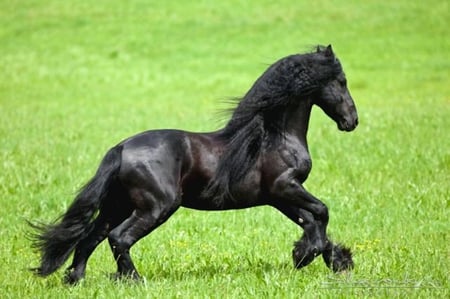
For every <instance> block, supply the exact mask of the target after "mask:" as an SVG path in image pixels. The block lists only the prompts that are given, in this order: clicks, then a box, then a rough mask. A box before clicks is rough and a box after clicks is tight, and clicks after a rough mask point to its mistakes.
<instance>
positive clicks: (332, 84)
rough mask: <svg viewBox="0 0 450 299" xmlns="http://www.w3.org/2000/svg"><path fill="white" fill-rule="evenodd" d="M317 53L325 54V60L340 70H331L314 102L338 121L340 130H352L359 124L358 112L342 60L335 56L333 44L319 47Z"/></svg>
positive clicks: (315, 95)
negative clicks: (348, 86)
mask: <svg viewBox="0 0 450 299" xmlns="http://www.w3.org/2000/svg"><path fill="white" fill-rule="evenodd" d="M317 55H322V56H324V57H325V58H326V60H325V61H328V63H329V64H331V65H333V69H335V70H338V71H337V72H331V73H332V74H333V75H332V76H331V77H330V78H329V79H328V80H326V81H324V83H323V84H321V86H320V88H319V89H318V90H317V92H316V93H315V94H314V104H316V105H317V106H319V107H320V108H321V109H322V110H323V111H324V112H325V113H326V114H327V115H328V116H329V117H330V118H331V119H333V120H334V121H335V122H336V124H337V126H338V128H339V130H341V131H352V130H354V129H355V128H356V126H357V125H358V113H357V111H356V107H355V103H354V102H353V99H352V96H351V95H350V92H349V90H348V88H347V80H346V78H345V74H344V72H343V71H342V67H341V65H340V62H339V60H338V59H337V58H336V57H335V55H334V53H333V50H332V48H331V45H330V46H328V47H326V48H325V49H322V48H317ZM321 61H323V60H321Z"/></svg>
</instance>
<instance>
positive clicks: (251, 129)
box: [202, 46, 342, 202]
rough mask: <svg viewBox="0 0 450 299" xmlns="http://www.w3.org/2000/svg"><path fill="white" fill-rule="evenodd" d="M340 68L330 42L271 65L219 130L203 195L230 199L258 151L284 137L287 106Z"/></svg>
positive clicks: (253, 162) (306, 95) (217, 199)
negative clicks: (214, 163)
mask: <svg viewBox="0 0 450 299" xmlns="http://www.w3.org/2000/svg"><path fill="white" fill-rule="evenodd" d="M341 72H342V68H341V66H340V63H339V61H338V60H337V59H336V57H335V56H334V53H333V52H332V49H331V46H328V47H323V46H317V48H316V51H314V52H311V53H305V54H294V55H290V56H287V57H284V58H282V59H280V60H278V61H277V62H275V63H274V64H272V65H271V66H270V67H269V68H268V69H267V70H266V71H265V72H264V73H263V74H262V75H261V76H260V77H259V78H258V79H257V80H256V82H255V83H254V84H253V86H252V87H251V88H250V90H249V91H248V92H247V93H246V94H245V96H244V97H243V98H242V99H241V100H240V101H239V103H238V105H237V107H236V108H235V109H234V110H233V113H232V117H231V119H230V120H229V121H228V123H227V124H226V126H225V128H224V129H223V130H222V131H221V132H220V137H221V138H222V139H223V140H225V142H226V148H225V151H224V153H223V155H222V156H221V158H220V160H219V164H218V168H217V171H216V174H215V177H213V178H212V180H211V181H210V183H209V185H208V186H207V187H206V189H205V190H204V191H203V194H202V195H203V196H204V197H209V198H214V199H215V200H216V201H217V202H223V200H224V199H225V198H231V199H233V196H232V190H233V187H234V186H235V185H237V184H238V183H239V181H240V180H242V179H243V178H244V177H245V175H246V174H247V173H248V172H249V171H250V169H251V168H252V167H253V166H254V165H255V163H256V161H257V160H258V157H259V155H260V153H261V152H262V150H263V149H267V148H271V147H273V146H276V145H277V144H279V142H280V141H281V140H283V136H284V133H285V132H284V131H285V128H284V122H285V117H284V116H285V111H286V109H287V108H288V107H290V106H292V105H295V103H298V102H299V101H301V100H302V99H304V98H307V97H308V96H311V95H312V94H313V93H314V92H315V91H317V90H318V89H319V88H320V87H321V86H323V85H324V84H326V83H327V82H328V81H330V80H331V79H333V78H335V77H336V76H337V75H338V74H339V73H341Z"/></svg>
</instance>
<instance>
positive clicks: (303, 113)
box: [285, 98, 313, 147]
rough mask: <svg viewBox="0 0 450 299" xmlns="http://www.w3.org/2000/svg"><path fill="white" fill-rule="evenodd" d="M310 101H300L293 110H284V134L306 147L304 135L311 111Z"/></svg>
mask: <svg viewBox="0 0 450 299" xmlns="http://www.w3.org/2000/svg"><path fill="white" fill-rule="evenodd" d="M312 106H313V104H312V100H311V99H309V98H308V99H302V100H300V101H299V103H298V104H297V105H296V107H295V108H293V109H287V110H286V116H285V117H286V120H285V132H286V134H288V135H291V136H293V137H296V138H297V139H298V140H299V141H300V142H301V143H303V144H304V145H305V146H306V147H307V140H306V134H307V132H308V126H309V118H310V116H311V109H312Z"/></svg>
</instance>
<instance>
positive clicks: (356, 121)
mask: <svg viewBox="0 0 450 299" xmlns="http://www.w3.org/2000/svg"><path fill="white" fill-rule="evenodd" d="M358 123H359V121H358V118H356V119H355V126H357V125H358Z"/></svg>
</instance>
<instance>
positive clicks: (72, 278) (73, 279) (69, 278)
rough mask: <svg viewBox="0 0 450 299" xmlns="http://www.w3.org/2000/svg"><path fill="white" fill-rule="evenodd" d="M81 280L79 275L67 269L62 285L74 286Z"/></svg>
mask: <svg viewBox="0 0 450 299" xmlns="http://www.w3.org/2000/svg"><path fill="white" fill-rule="evenodd" d="M82 278H83V276H82V275H79V274H78V273H77V272H76V271H73V270H72V269H68V270H67V271H66V274H65V275H64V283H66V284H69V285H76V284H77V283H78V282H80V280H81V279H82Z"/></svg>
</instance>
